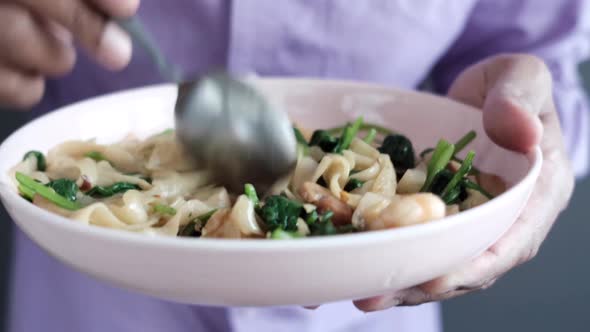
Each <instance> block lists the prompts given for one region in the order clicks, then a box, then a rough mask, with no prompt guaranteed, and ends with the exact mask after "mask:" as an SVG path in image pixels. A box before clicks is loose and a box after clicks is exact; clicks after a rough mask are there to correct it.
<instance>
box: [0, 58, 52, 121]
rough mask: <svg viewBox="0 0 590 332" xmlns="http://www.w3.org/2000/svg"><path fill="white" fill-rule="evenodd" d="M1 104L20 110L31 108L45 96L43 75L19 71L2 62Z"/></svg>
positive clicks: (0, 81)
mask: <svg viewBox="0 0 590 332" xmlns="http://www.w3.org/2000/svg"><path fill="white" fill-rule="evenodd" d="M0 77H1V78H2V79H1V80H0V104H1V105H2V106H8V107H10V108H17V109H19V110H21V109H22V110H26V109H29V108H30V107H31V106H33V105H34V104H36V103H38V102H39V101H40V100H41V97H42V96H43V90H44V89H45V83H44V81H43V78H42V77H41V76H38V75H37V76H36V75H31V74H27V73H24V72H19V71H17V70H16V69H14V67H12V66H8V65H5V64H2V63H0Z"/></svg>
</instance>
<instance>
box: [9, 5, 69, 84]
mask: <svg viewBox="0 0 590 332" xmlns="http://www.w3.org/2000/svg"><path fill="white" fill-rule="evenodd" d="M0 30H1V31H4V33H2V34H0V45H3V47H2V49H3V51H2V55H1V57H2V59H3V61H4V62H5V63H7V64H10V65H14V66H15V67H19V68H23V69H25V70H28V71H34V72H40V73H42V74H47V75H61V74H64V73H66V72H67V71H69V70H70V69H71V68H72V66H73V65H74V61H75V51H74V48H73V46H72V45H70V44H67V41H65V40H63V39H60V38H59V37H57V36H56V35H54V34H53V33H52V32H50V30H49V29H47V28H46V27H44V24H43V23H42V22H39V20H36V19H35V18H34V17H32V16H31V15H30V14H29V12H27V11H26V10H25V9H23V8H22V7H18V6H15V5H9V4H0Z"/></svg>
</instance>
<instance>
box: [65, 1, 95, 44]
mask: <svg viewBox="0 0 590 332" xmlns="http://www.w3.org/2000/svg"><path fill="white" fill-rule="evenodd" d="M67 22H68V23H67V24H68V26H69V27H70V28H71V30H72V31H73V32H74V33H75V34H76V35H78V36H79V38H81V39H82V40H83V42H84V43H85V44H86V45H87V46H89V47H91V48H96V47H98V44H99V43H100V38H101V35H102V28H101V23H100V22H101V19H100V18H99V17H98V15H97V14H96V13H94V12H93V11H92V10H91V9H89V8H88V7H87V6H86V5H85V4H84V3H83V2H76V5H72V7H71V9H69V11H68V16H67Z"/></svg>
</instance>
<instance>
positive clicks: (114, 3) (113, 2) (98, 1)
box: [90, 0, 140, 17]
mask: <svg viewBox="0 0 590 332" xmlns="http://www.w3.org/2000/svg"><path fill="white" fill-rule="evenodd" d="M90 2H91V3H92V4H93V5H94V6H95V7H97V8H99V9H100V10H102V11H104V12H105V13H107V14H108V15H109V16H113V17H129V16H133V15H134V14H135V12H137V9H138V8H139V2H140V1H139V0H91V1H90Z"/></svg>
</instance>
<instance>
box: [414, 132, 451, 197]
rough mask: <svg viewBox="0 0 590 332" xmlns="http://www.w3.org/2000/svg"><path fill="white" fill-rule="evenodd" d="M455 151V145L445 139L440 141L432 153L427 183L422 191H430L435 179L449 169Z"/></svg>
mask: <svg viewBox="0 0 590 332" xmlns="http://www.w3.org/2000/svg"><path fill="white" fill-rule="evenodd" d="M454 151H455V146H454V145H453V144H451V143H449V142H447V141H445V140H444V139H441V140H439V141H438V144H437V145H436V148H435V149H434V152H433V153H432V158H430V162H429V163H428V167H427V172H426V181H425V182H424V185H423V186H422V189H421V190H420V191H422V192H426V191H430V189H431V186H432V182H433V181H434V178H435V177H436V176H437V174H438V173H439V172H440V171H442V170H443V169H444V168H445V167H447V164H448V163H449V161H450V160H451V157H452V156H453V153H454Z"/></svg>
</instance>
